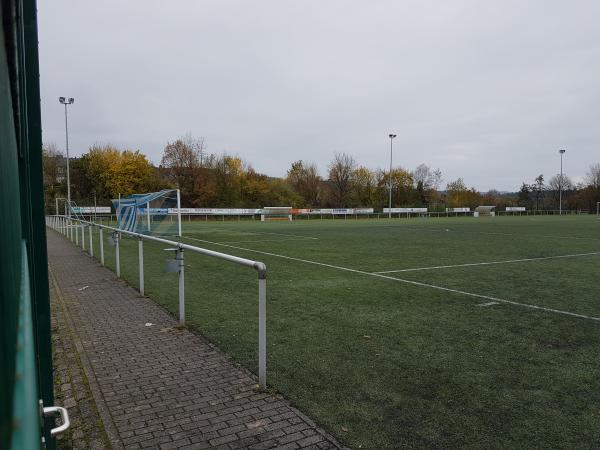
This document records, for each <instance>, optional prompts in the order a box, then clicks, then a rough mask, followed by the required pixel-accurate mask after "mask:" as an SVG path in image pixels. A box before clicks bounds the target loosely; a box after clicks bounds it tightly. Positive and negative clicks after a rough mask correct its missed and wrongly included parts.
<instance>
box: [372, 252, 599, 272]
mask: <svg viewBox="0 0 600 450" xmlns="http://www.w3.org/2000/svg"><path fill="white" fill-rule="evenodd" d="M595 255H600V252H589V253H573V254H570V255H555V256H540V257H538V258H523V259H507V260H504V261H488V262H478V263H466V264H452V265H448V266H427V267H413V268H408V269H398V270H384V271H382V272H373V273H377V274H385V273H400V272H416V271H419V270H434V269H451V268H453V267H473V266H489V265H493V264H510V263H519V262H528V261H543V260H546V259H560V258H577V257H580V256H595Z"/></svg>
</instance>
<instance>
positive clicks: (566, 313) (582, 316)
mask: <svg viewBox="0 0 600 450" xmlns="http://www.w3.org/2000/svg"><path fill="white" fill-rule="evenodd" d="M184 238H186V239H191V240H194V241H199V242H204V243H207V244H213V245H221V246H223V247H229V248H233V249H236V250H243V251H246V252H253V253H259V254H261V255H267V256H273V257H276V258H282V259H287V260H290V261H298V262H302V263H306V264H313V265H316V266H321V267H329V268H331V269H337V270H342V271H344V272H352V273H358V274H361V275H366V276H371V277H377V278H383V279H385V280H391V281H398V282H400V283H405V284H411V285H413V286H419V287H425V288H429V289H436V290H438V291H444V292H450V293H453V294H460V295H464V296H467V297H474V298H480V299H484V300H488V301H491V302H498V303H505V304H507V305H514V306H520V307H523V308H529V309H535V310H538V311H544V312H550V313H554V314H561V315H564V316H570V317H576V318H578V319H586V320H593V321H596V322H600V317H593V316H587V315H585V314H577V313H574V312H570V311H564V310H561V309H554V308H547V307H545V306H537V305H532V304H529V303H520V302H515V301H512V300H505V299H501V298H497V297H492V296H490V295H482V294H474V293H472V292H466V291H461V290H459V289H451V288H447V287H443V286H436V285H434V284H428V283H421V282H419V281H412V280H406V279H403V278H395V277H391V276H389V275H384V274H381V273H373V272H365V271H364V270H358V269H350V268H348V267H342V266H335V265H333V264H327V263H322V262H318V261H311V260H308V259H301V258H294V257H293V256H286V255H279V254H277V253H271V252H265V251H262V250H254V249H251V248H245V247H239V246H237V245H230V244H223V243H220V242H212V241H207V240H205V239H198V238H192V237H185V236H184Z"/></svg>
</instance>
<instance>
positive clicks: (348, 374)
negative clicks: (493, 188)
mask: <svg viewBox="0 0 600 450" xmlns="http://www.w3.org/2000/svg"><path fill="white" fill-rule="evenodd" d="M184 235H185V237H184V238H182V241H183V242H185V243H188V244H192V245H197V246H201V247H205V248H209V249H212V250H217V251H221V252H225V253H230V254H234V255H237V256H242V257H245V258H250V259H255V260H260V261H263V262H265V263H266V264H267V267H268V279H267V289H268V291H267V342H268V359H267V370H268V382H269V385H270V387H271V388H272V389H273V390H276V391H279V392H281V393H283V394H285V395H286V396H287V397H288V398H289V399H290V400H291V401H292V402H293V403H294V404H295V405H296V406H298V407H299V408H300V409H302V410H303V411H305V412H307V413H308V414H309V415H311V416H312V417H313V418H314V419H315V420H316V421H317V422H318V423H320V424H321V425H323V426H324V427H326V428H327V429H328V430H329V431H331V432H332V433H333V434H334V435H336V436H337V437H338V438H339V439H340V440H341V441H342V442H343V443H344V444H347V445H350V446H352V447H355V448H372V449H384V448H402V447H406V448H458V447H462V448H592V447H595V446H596V445H598V443H599V442H600V360H599V359H598V354H599V352H600V320H599V318H600V295H599V289H600V284H599V281H600V280H599V277H598V274H599V267H600V264H599V263H600V220H598V218H597V217H596V216H568V217H556V216H554V217H540V216H536V217H532V216H530V217H495V218H479V219H475V218H449V219H445V218H441V219H410V220H408V219H392V220H388V219H380V220H366V219H365V220H335V221H332V220H325V221H320V220H310V221H295V222H291V223H288V222H284V223H281V222H276V223H260V222H257V221H242V222H224V223H219V222H206V223H205V222H203V221H199V222H191V223H187V222H185V223H184ZM105 236H106V233H105ZM94 247H95V254H96V256H97V255H98V253H99V246H98V239H97V234H96V236H95V245H94ZM164 247H165V246H164V245H160V244H155V243H145V244H144V248H145V258H144V259H145V275H146V276H145V278H146V295H148V296H149V297H151V298H153V299H154V300H155V301H157V302H158V303H160V304H161V305H163V306H164V307H165V308H167V309H168V310H169V311H172V312H173V314H175V315H176V314H177V274H173V273H165V271H164V261H165V260H166V259H167V258H170V257H172V255H171V253H167V252H165V251H164V250H163V248H164ZM104 248H105V251H106V261H107V265H109V266H111V267H113V268H114V247H110V246H109V245H108V242H107V241H106V242H105V246H104ZM121 257H122V263H121V267H122V276H123V277H124V278H125V279H127V280H128V281H129V282H130V283H131V284H132V285H134V286H137V279H138V273H137V241H136V240H133V239H127V238H125V239H123V242H122V250H121ZM185 258H186V260H185V261H186V315H187V324H188V325H189V326H191V327H193V328H194V329H196V330H198V331H199V332H201V333H202V334H203V335H205V336H206V337H208V338H209V339H210V340H212V341H213V342H215V343H216V344H217V345H218V346H219V347H220V348H222V349H223V350H225V351H227V352H228V353H230V354H231V355H232V356H233V357H234V358H235V359H236V360H237V361H238V362H239V363H240V364H242V365H244V366H246V367H248V368H249V369H250V370H253V371H256V368H257V359H258V356H257V333H258V332H257V326H258V325H257V309H258V306H257V300H258V294H257V292H258V287H257V281H256V278H257V277H256V273H255V272H254V271H252V270H250V269H247V268H243V267H239V266H236V265H233V264H231V263H227V262H224V261H220V260H216V259H211V258H208V257H204V256H200V255H195V254H192V253H191V252H186V254H185ZM524 259H525V261H521V260H524ZM490 262H491V263H493V264H479V263H490ZM440 266H455V267H440ZM413 269H419V270H413ZM140 321H141V322H144V318H143V317H140Z"/></svg>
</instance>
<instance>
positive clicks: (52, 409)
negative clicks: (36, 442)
mask: <svg viewBox="0 0 600 450" xmlns="http://www.w3.org/2000/svg"><path fill="white" fill-rule="evenodd" d="M57 413H58V414H60V420H61V422H62V425H61V426H59V427H56V428H52V429H51V430H50V436H52V437H56V436H59V435H61V434H63V433H64V432H65V431H67V430H68V429H69V427H70V426H71V421H70V420H69V413H68V412H67V410H66V409H65V408H63V407H62V406H46V407H44V417H52V416H54V415H55V414H57Z"/></svg>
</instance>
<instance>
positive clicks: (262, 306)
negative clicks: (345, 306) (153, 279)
mask: <svg viewBox="0 0 600 450" xmlns="http://www.w3.org/2000/svg"><path fill="white" fill-rule="evenodd" d="M46 226H47V227H49V228H52V229H53V230H56V231H57V232H59V233H61V234H63V235H64V236H66V237H67V238H68V239H70V240H71V241H72V242H74V243H75V245H77V246H79V245H81V248H82V250H84V251H85V250H86V245H87V247H88V249H87V251H88V252H89V254H90V256H92V257H93V256H94V243H93V233H92V231H93V229H97V230H98V231H99V235H100V236H99V241H100V263H101V264H102V266H104V265H105V264H104V263H105V261H104V236H103V233H104V231H105V230H106V231H109V232H110V233H111V236H110V237H111V238H112V240H113V242H114V245H115V272H116V274H117V277H118V278H120V277H121V258H120V248H119V247H120V246H119V242H120V240H121V236H122V235H127V236H132V237H134V238H137V239H138V273H139V291H140V293H141V294H142V295H144V241H153V242H158V243H161V244H165V245H169V246H172V247H173V248H172V250H173V251H174V252H175V260H174V261H175V262H176V271H177V272H178V273H179V323H180V325H184V324H185V266H184V256H183V255H184V250H187V251H190V252H194V253H198V254H201V255H205V256H210V257H213V258H217V259H221V260H225V261H229V262H232V263H235V264H238V265H240V266H245V267H250V268H252V269H254V270H256V272H257V273H258V380H259V387H260V388H261V389H266V387H267V368H266V367H267V331H266V327H267V325H266V324H267V284H266V282H267V266H266V265H265V264H264V263H263V262H260V261H253V260H250V259H245V258H240V257H238V256H233V255H229V254H226V253H221V252H216V251H214V250H208V249H206V248H201V247H196V246H194V245H188V244H184V243H181V242H177V241H171V240H169V239H164V238H160V237H156V236H150V235H147V234H141V233H135V232H132V231H126V230H120V229H118V228H114V227H111V226H108V225H101V224H98V223H94V222H91V221H87V220H81V219H75V218H73V217H68V216H61V215H58V216H56V215H54V216H46ZM86 229H87V237H86ZM80 234H81V236H80ZM86 240H87V241H88V242H87V244H86Z"/></svg>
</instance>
